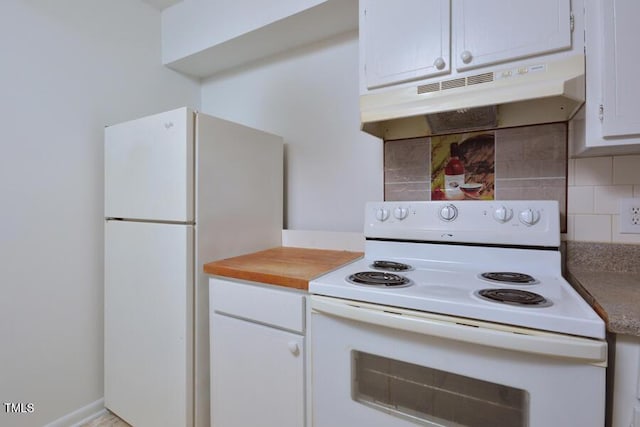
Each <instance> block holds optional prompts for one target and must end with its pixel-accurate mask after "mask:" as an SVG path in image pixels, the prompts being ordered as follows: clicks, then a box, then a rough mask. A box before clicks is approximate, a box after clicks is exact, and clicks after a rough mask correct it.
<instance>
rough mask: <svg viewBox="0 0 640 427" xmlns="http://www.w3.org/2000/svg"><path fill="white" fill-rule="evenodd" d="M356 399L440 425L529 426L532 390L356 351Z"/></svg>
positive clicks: (354, 386)
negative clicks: (530, 391) (530, 392)
mask: <svg viewBox="0 0 640 427" xmlns="http://www.w3.org/2000/svg"><path fill="white" fill-rule="evenodd" d="M351 353H352V367H353V373H352V374H353V375H352V378H353V380H352V387H351V395H352V399H353V400H355V401H357V402H360V403H362V404H364V405H367V406H369V407H372V408H375V409H377V410H380V411H384V412H386V413H389V414H392V415H395V416H397V417H401V418H404V419H406V420H408V421H412V422H415V423H416V424H418V425H436V426H440V425H442V426H468V427H474V426H501V427H526V426H527V425H528V422H527V420H528V408H529V395H528V393H527V392H526V391H524V390H520V389H516V388H513V387H508V386H505V385H501V384H494V383H491V382H487V381H482V380H478V379H475V378H470V377H466V376H462V375H458V374H454V373H450V372H445V371H440V370H437V369H432V368H428V367H424V366H419V365H414V364H411V363H407V362H402V361H399V360H393V359H389V358H386V357H382V356H377V355H373V354H369V353H364V352H360V351H352V352H351Z"/></svg>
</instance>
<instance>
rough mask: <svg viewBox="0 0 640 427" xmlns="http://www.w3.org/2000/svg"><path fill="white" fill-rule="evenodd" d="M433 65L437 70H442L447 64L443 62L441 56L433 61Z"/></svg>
mask: <svg viewBox="0 0 640 427" xmlns="http://www.w3.org/2000/svg"><path fill="white" fill-rule="evenodd" d="M433 65H434V66H435V67H436V68H437V69H438V70H442V69H443V68H444V66H445V65H447V63H446V62H444V59H443V58H442V57H439V58H436V60H435V61H433Z"/></svg>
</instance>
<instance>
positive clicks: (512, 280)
mask: <svg viewBox="0 0 640 427" xmlns="http://www.w3.org/2000/svg"><path fill="white" fill-rule="evenodd" d="M480 277H481V278H483V279H484V280H488V281H489V282H496V283H507V284H513V285H535V284H536V283H538V281H537V280H536V279H534V278H533V277H532V276H529V275H528V274H524V273H514V272H512V271H490V272H487V273H482V274H480Z"/></svg>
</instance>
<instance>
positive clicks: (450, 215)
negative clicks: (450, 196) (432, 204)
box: [439, 205, 458, 221]
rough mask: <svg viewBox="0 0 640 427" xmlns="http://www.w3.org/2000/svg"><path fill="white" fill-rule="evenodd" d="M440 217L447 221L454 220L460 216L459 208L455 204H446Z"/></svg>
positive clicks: (441, 210)
mask: <svg viewBox="0 0 640 427" xmlns="http://www.w3.org/2000/svg"><path fill="white" fill-rule="evenodd" d="M439 214H440V218H442V219H443V220H445V221H453V220H454V219H456V217H457V216H458V208H456V207H455V206H453V205H445V206H443V207H442V208H440V212H439Z"/></svg>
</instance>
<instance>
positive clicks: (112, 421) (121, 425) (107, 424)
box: [80, 411, 131, 427]
mask: <svg viewBox="0 0 640 427" xmlns="http://www.w3.org/2000/svg"><path fill="white" fill-rule="evenodd" d="M80 427H131V425H129V424H127V423H125V422H124V421H122V420H121V419H120V418H118V417H117V416H116V415H114V414H112V413H111V412H109V411H107V413H106V414H104V415H103V416H101V417H98V418H96V419H95V420H91V421H89V422H88V423H86V424H82V425H81V426H80Z"/></svg>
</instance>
